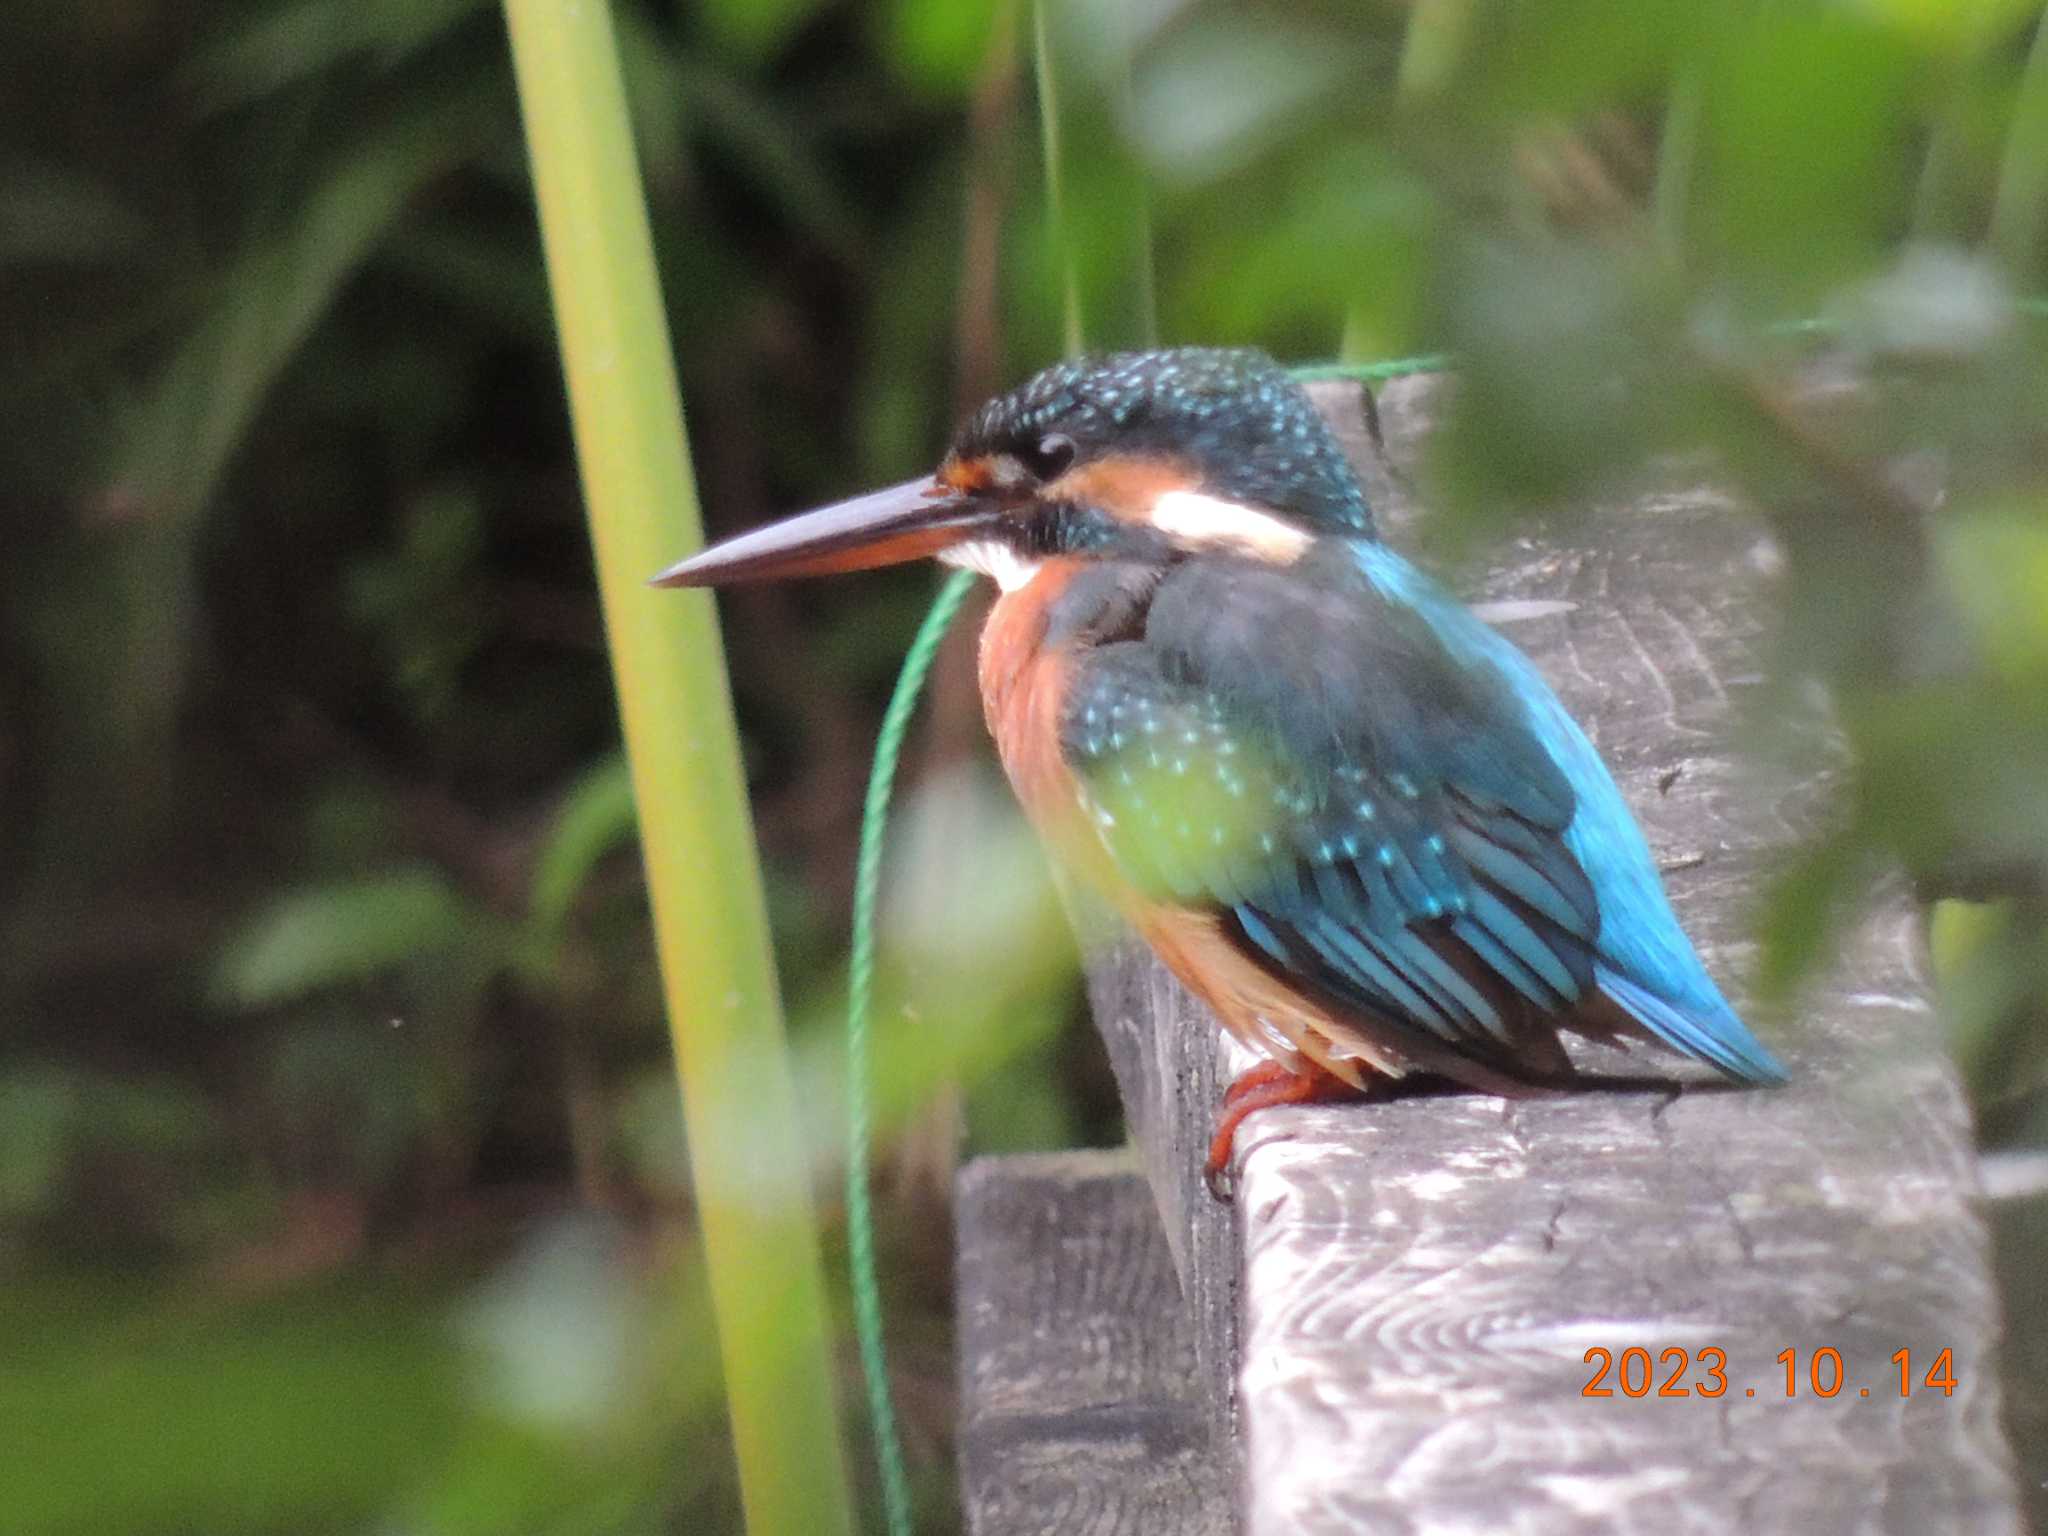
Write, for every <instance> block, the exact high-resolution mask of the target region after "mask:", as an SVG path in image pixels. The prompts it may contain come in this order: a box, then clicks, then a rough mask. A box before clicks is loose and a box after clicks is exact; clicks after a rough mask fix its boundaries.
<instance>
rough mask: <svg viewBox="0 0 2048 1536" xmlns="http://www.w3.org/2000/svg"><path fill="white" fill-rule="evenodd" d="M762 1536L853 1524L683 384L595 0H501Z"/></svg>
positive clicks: (733, 1402)
mask: <svg viewBox="0 0 2048 1536" xmlns="http://www.w3.org/2000/svg"><path fill="white" fill-rule="evenodd" d="M505 15H506V19H507V22H508V23H509V26H510V30H511V37H512V57H513V64H514V67H515V70H516V73H517V76H518V82H519V98H520V105H521V109H522V112H523V114H524V117H525V121H526V134H527V143H528V148H529V150H530V153H531V155H532V161H533V180H534V191H535V197H536V200H537V201H538V203H539V206H540V225H541V235H542V241H543V244H544V246H545V248H546V253H547V264H548V277H549V282H550V285H551V287H552V289H553V292H554V300H555V313H556V323H557V326H558V327H559V330H560V333H561V342H562V363H563V369H564V372H565V374H566V375H567V380H568V391H569V407H570V417H571V421H572V424H573V426H574V429H575V436H576V454H577V462H578V465H579V467H580V471H581V474H582V481H583V494H584V499H585V502H586V504H587V506H588V508H589V515H590V527H591V538H592V541H593V543H594V544H595V546H596V551H597V566H598V581H599V588H600V592H601V595H602V598H603V603H604V614H605V626H606V631H607V634H608V636H609V639H610V645H611V656H612V666H613V671H614V675H615V677H616V679H617V684H618V692H619V710H620V716H621V720H622V723H623V726H624V732H625V742H626V754H627V759H628V761H629V763H630V764H631V768H632V778H633V791H634V796H635V800H636V802H637V804H638V807H639V814H640V830H641V848H642V856H643V858H644V860H645V862H646V870H647V887H648V896H649V900H650V902H651V904H652V907H653V913H654V932H655V944H656V950H657V953H658V956H659V959H660V962H661V972H662V978H663V984H664V988H665V991H666V994H667V1001H668V1015H669V1026H670V1032H671V1035H672V1036H673V1039H674V1044H675V1055H676V1067H677V1072H678V1075H679V1076H680V1078H681V1082H682V1095H683V1104H684V1110H685V1115H686V1119H687V1125H688V1131H689V1138H690V1162H691V1169H692V1174H693V1177H694V1180H695V1188H696V1197H697V1208H698V1216H699V1220H700V1222H701V1223H702V1226H703V1232H704V1251H705V1261H706V1266H707V1269H708V1271H709V1275H710V1284H711V1293H712V1304H713V1307H714V1308H715V1310H716V1312H717V1318H718V1332H719V1346H720V1353H721V1356H722V1358H723V1362H724V1368H725V1384H726V1396H727V1403H728V1407H729V1411H730V1414H731V1419H732V1431H733V1442H734V1448H735V1451H736V1454H737V1457H738V1461H739V1471H740V1483H741V1494H742V1499H743V1501H744V1504H745V1509H746V1516H747V1528H748V1530H749V1531H750V1532H751V1533H753V1536H818V1533H823V1536H846V1533H849V1532H850V1531H851V1530H852V1519H851V1514H850V1511H849V1507H848V1502H847V1491H846V1486H847V1485H846V1472H845V1465H844V1461H843V1456H842V1451H841V1446H840V1438H839V1424H838V1413H837V1408H836V1405H835V1401H834V1394H833V1379H834V1371H833V1365H832V1354H831V1349H830V1342H829V1339H828V1337H827V1331H826V1324H825V1300H824V1285H823V1280H822V1275H821V1267H820V1262H819V1254H818V1243H817V1234H816V1229H815V1227H814V1225H813V1216H812V1209H811V1198H810V1190H809V1184H808V1177H807V1170H806V1167H805V1160H804V1154H803V1144H802V1141H801V1139H800V1138H799V1136H798V1134H797V1117H796V1105H795V1096H794V1092H793V1089H792V1086H791V1080H790V1074H789V1066H788V1056H787V1051H786V1049H785V1045H784V1040H783V1029H782V1012H781V1002H780V999H779V997H778V995H777V990H776V982H775V970H774V964H773V957H772V955H771V954H770V951H769V944H768V937H767V917H766V909H765V904H764V902H763V899H762V891H761V877H760V869H759V866H758V864H757V863H756V859H755V852H754V842H753V832H752V822H751V818H750V817H749V815H748V811H747V799H746V786H745V781H744V779H743V777H742V774H741V770H740V760H739V749H738V741H737V736H736V733H735V730H734V727H733V721H732V707H731V702H730V700H729V698H728V697H727V694H726V687H725V665H724V657H723V654H722V649H721V647H720V644H719V638H718V628H717V625H716V623H715V621H714V616H713V612H712V608H711V604H710V600H709V599H708V598H706V597H704V596H702V595H699V594H695V593H675V592H658V591H654V590H652V589H650V588H648V587H647V586H646V585H645V582H646V579H647V577H648V576H650V575H651V574H653V573H654V572H655V571H656V570H659V569H660V568H661V567H663V566H665V565H667V564H669V563H670V562H672V561H674V560H675V559H676V558H677V557H678V556H680V555H682V554H684V553H686V552H688V551H689V550H691V549H693V548H695V547H696V546H697V545H698V543H699V542H700V541H701V538H702V533H701V529H700V526H699V521H698V516H697V502H696V491H695V487H694V485H693V482H692V478H691V472H690V462H689V451H688V448H687V446H686V444H685V441H684V435H683V418H682V401H681V398H680V396H679V394H678V391H677V388H676V380H675V370H674V365H673V362H672V359H671V357H670V353H669V342H668V325H667V320H666V318H665V315H664V312H663V309H662V304H661V295H660V291H659V288H658V285H657V281H656V277H655V266H654V254H653V245H652V241H651V239H650V236H649V233H648V226H647V213H646V209H645V206H644V205H643V203H642V201H641V194H640V177H639V169H638V165H637V162H636V160H635V156H634V151H633V142H632V136H631V130H630V128H629V126H628V122H627V116H626V106H625V94H624V90H623V87H622V85H621V83H620V79H619V68H618V55H617V50H616V46H615V44H614V41H613V35H612V22H611V13H610V9H609V7H608V6H607V5H605V4H603V3H599V0H505Z"/></svg>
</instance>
